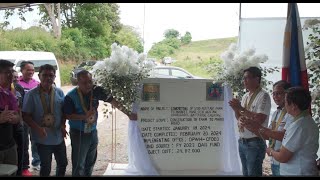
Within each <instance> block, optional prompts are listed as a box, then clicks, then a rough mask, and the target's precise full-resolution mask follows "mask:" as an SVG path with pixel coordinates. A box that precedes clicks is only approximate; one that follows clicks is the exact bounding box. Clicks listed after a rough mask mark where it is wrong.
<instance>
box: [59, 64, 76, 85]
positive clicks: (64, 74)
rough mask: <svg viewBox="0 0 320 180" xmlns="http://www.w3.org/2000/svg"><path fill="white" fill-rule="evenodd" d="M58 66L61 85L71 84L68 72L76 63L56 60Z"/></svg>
mask: <svg viewBox="0 0 320 180" xmlns="http://www.w3.org/2000/svg"><path fill="white" fill-rule="evenodd" d="M58 62H59V67H60V78H61V86H66V85H71V82H70V72H71V71H72V69H73V67H74V66H75V65H76V62H63V61H60V60H58Z"/></svg>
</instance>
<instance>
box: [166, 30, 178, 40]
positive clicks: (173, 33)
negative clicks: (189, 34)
mask: <svg viewBox="0 0 320 180" xmlns="http://www.w3.org/2000/svg"><path fill="white" fill-rule="evenodd" d="M164 37H165V38H179V37H180V33H179V31H177V30H175V29H167V30H165V32H164Z"/></svg>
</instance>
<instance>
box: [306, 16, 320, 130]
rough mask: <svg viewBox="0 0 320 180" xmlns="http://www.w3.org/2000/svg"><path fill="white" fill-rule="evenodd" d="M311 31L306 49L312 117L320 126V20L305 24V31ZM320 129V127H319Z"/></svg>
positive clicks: (310, 20)
mask: <svg viewBox="0 0 320 180" xmlns="http://www.w3.org/2000/svg"><path fill="white" fill-rule="evenodd" d="M308 29H310V30H311V31H310V34H309V36H308V40H307V43H306V47H305V53H306V63H307V69H308V77H309V90H310V91H311V97H312V103H311V110H312V117H313V119H314V120H315V121H316V122H317V123H318V124H320V71H319V67H320V41H319V39H320V31H319V29H320V19H308V20H306V21H305V22H304V26H303V30H308ZM319 127H320V126H319Z"/></svg>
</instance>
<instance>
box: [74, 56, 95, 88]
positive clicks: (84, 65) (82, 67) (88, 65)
mask: <svg viewBox="0 0 320 180" xmlns="http://www.w3.org/2000/svg"><path fill="white" fill-rule="evenodd" d="M96 63H97V61H94V60H90V61H84V62H82V63H80V64H79V65H77V66H75V67H73V70H72V71H71V73H70V81H71V84H72V85H73V86H75V85H77V73H78V72H80V71H82V70H89V69H91V67H92V66H93V65H95V64H96Z"/></svg>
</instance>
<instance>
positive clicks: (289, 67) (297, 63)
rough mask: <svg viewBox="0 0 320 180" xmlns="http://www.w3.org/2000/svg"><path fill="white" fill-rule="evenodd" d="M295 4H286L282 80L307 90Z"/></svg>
mask: <svg viewBox="0 0 320 180" xmlns="http://www.w3.org/2000/svg"><path fill="white" fill-rule="evenodd" d="M302 40H303V39H302V31H301V23H300V17H299V11H298V6H297V3H288V14H287V24H286V29H285V32H284V42H283V53H282V80H286V81H287V82H289V83H290V84H291V86H292V87H294V86H302V87H303V88H305V89H306V90H309V85H308V73H307V67H306V61H305V53H304V47H303V41H302Z"/></svg>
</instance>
